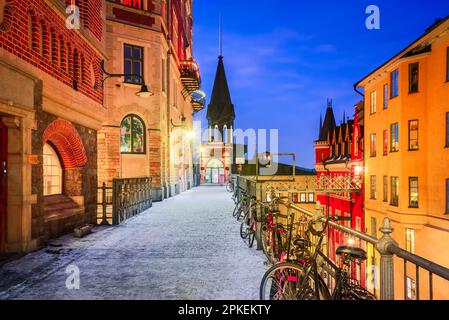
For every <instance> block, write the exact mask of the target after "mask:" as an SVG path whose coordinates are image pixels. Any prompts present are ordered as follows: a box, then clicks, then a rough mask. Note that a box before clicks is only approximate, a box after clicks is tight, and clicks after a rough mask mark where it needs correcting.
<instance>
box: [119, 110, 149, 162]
mask: <svg viewBox="0 0 449 320" xmlns="http://www.w3.org/2000/svg"><path fill="white" fill-rule="evenodd" d="M120 152H121V153H137V154H144V153H145V125H144V124H143V121H142V120H141V119H140V118H139V117H138V116H136V115H129V116H127V117H125V118H124V119H123V121H122V124H121V126H120Z"/></svg>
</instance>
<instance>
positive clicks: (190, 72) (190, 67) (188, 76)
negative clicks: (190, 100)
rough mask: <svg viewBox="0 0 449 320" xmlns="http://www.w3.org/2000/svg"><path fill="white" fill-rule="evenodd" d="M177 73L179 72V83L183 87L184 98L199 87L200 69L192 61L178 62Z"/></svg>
mask: <svg viewBox="0 0 449 320" xmlns="http://www.w3.org/2000/svg"><path fill="white" fill-rule="evenodd" d="M179 71H180V72H181V82H182V85H183V86H184V89H183V90H182V94H183V96H184V98H186V97H188V96H191V95H192V94H193V93H194V92H195V91H197V90H199V89H200V87H201V76H200V69H199V67H198V64H197V63H196V62H195V61H194V60H182V61H180V62H179Z"/></svg>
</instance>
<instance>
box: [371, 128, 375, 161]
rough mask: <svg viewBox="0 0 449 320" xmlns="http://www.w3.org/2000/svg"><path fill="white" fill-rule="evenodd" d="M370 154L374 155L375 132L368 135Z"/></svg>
mask: <svg viewBox="0 0 449 320" xmlns="http://www.w3.org/2000/svg"><path fill="white" fill-rule="evenodd" d="M370 156H371V157H375V156H376V134H375V133H371V135H370Z"/></svg>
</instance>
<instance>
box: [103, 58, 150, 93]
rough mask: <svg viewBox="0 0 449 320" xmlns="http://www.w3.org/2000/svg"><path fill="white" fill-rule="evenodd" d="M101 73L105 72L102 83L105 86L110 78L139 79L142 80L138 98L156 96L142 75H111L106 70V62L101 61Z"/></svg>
mask: <svg viewBox="0 0 449 320" xmlns="http://www.w3.org/2000/svg"><path fill="white" fill-rule="evenodd" d="M101 71H102V72H103V75H104V77H103V79H102V81H101V83H102V85H103V86H104V82H105V81H106V80H107V79H109V78H121V77H138V78H139V79H140V85H141V87H140V90H139V91H138V92H136V96H138V97H141V98H149V97H151V96H154V93H153V92H151V91H150V90H148V87H147V85H146V84H145V80H144V79H143V78H142V76H141V75H140V74H135V73H109V72H107V71H106V70H105V68H104V60H102V61H101Z"/></svg>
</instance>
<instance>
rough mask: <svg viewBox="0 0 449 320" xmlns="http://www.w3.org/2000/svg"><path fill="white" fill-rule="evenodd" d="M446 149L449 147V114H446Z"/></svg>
mask: <svg viewBox="0 0 449 320" xmlns="http://www.w3.org/2000/svg"><path fill="white" fill-rule="evenodd" d="M446 147H449V112H446Z"/></svg>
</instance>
